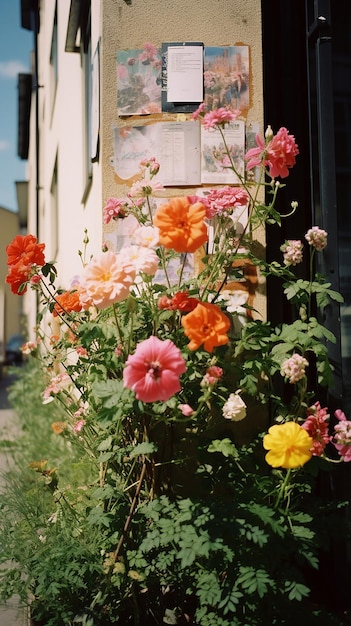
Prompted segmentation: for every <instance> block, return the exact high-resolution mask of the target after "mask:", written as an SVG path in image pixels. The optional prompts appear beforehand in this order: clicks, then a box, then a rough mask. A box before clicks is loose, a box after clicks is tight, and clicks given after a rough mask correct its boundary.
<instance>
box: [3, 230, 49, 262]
mask: <svg viewBox="0 0 351 626" xmlns="http://www.w3.org/2000/svg"><path fill="white" fill-rule="evenodd" d="M44 248H45V243H38V240H37V238H36V237H34V235H16V237H15V238H14V239H13V240H12V241H11V243H10V244H9V245H8V246H6V252H7V264H8V265H9V266H11V267H12V266H14V265H20V266H21V268H30V267H31V266H32V265H39V266H40V267H42V266H43V265H45V256H44V252H43V250H44Z"/></svg>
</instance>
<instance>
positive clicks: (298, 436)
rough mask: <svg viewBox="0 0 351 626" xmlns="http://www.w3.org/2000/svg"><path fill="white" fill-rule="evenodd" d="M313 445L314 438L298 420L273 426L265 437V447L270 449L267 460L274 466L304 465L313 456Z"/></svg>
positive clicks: (293, 466) (291, 466) (287, 467)
mask: <svg viewBox="0 0 351 626" xmlns="http://www.w3.org/2000/svg"><path fill="white" fill-rule="evenodd" d="M312 446H313V439H312V438H311V437H310V436H309V435H308V433H307V432H306V430H304V429H303V428H301V426H299V425H298V424H296V422H286V423H285V424H276V425H275V426H271V427H270V429H269V430H268V434H267V435H265V436H264V438H263V447H264V449H265V450H268V452H267V454H266V461H267V463H268V464H269V465H271V466H272V467H284V468H286V469H289V468H295V467H300V466H301V465H304V464H305V463H307V461H309V460H310V458H311V456H312V452H311V449H312Z"/></svg>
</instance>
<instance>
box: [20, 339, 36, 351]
mask: <svg viewBox="0 0 351 626" xmlns="http://www.w3.org/2000/svg"><path fill="white" fill-rule="evenodd" d="M37 345H38V344H37V343H35V342H34V341H27V342H26V343H24V344H23V345H22V346H21V352H22V354H31V353H32V352H34V350H36V348H37Z"/></svg>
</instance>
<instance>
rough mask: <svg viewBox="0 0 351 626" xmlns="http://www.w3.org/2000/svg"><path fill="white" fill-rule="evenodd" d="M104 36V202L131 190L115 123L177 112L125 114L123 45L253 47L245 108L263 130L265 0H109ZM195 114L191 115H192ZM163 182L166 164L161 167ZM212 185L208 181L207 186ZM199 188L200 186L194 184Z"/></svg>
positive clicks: (259, 305)
mask: <svg viewBox="0 0 351 626" xmlns="http://www.w3.org/2000/svg"><path fill="white" fill-rule="evenodd" d="M101 20H102V21H101V24H102V41H101V93H102V101H101V120H102V123H101V148H102V150H101V163H102V206H103V205H104V203H105V202H106V200H107V199H108V198H109V197H113V196H115V197H119V198H121V197H124V196H125V195H126V193H127V192H128V191H129V188H128V186H127V185H123V184H121V180H119V179H118V178H117V177H116V175H115V171H114V167H113V165H112V163H113V157H114V148H113V128H114V127H116V126H117V127H121V126H122V127H123V126H128V125H138V124H139V125H143V124H145V123H152V122H153V121H154V122H155V123H156V122H157V121H169V120H172V119H176V116H175V115H173V116H172V114H169V113H167V114H154V115H149V116H148V115H146V116H145V115H143V116H140V115H139V116H134V115H133V116H130V117H127V118H126V117H119V116H118V112H117V90H118V84H117V72H116V55H117V51H118V50H124V49H127V50H128V49H132V50H133V49H143V48H144V44H145V43H146V42H151V43H153V44H154V45H155V46H156V47H160V46H161V44H162V43H163V42H172V41H173V42H174V41H199V42H202V43H203V44H204V46H205V47H206V46H207V47H210V46H235V45H243V46H248V49H249V62H250V77H249V93H250V97H249V105H248V108H247V109H245V110H244V111H243V115H242V116H241V117H243V118H244V119H245V122H246V124H255V125H256V124H258V127H259V128H260V130H261V131H262V121H263V87H262V45H261V35H262V32H261V5H260V1H259V0H249V1H247V0H237V1H235V2H234V1H233V0H202V2H201V3H198V2H190V1H189V0H178V1H177V2H174V1H173V0H162V1H160V0H147V1H145V0H131V4H129V5H128V4H127V3H126V2H125V1H124V0H104V2H103V3H102V15H101ZM189 117H190V115H189V114H188V115H187V118H189ZM160 180H161V181H162V168H161V172H160ZM207 186H208V185H207ZM189 193H190V194H191V188H189V187H187V188H185V190H184V188H182V189H177V188H168V189H167V192H166V193H165V192H162V195H163V196H165V195H184V194H189ZM193 193H196V188H195V189H193ZM118 228H119V224H117V225H116V222H114V223H112V222H110V224H109V225H108V226H106V227H104V232H105V236H106V239H109V238H110V237H111V238H112V240H114V237H115V234H111V233H112V232H113V231H114V232H116V229H118ZM255 237H256V239H257V241H258V249H257V253H258V254H264V252H263V250H264V243H265V236H264V231H263V230H262V231H256V233H255ZM255 308H256V309H257V310H258V311H259V315H260V316H261V315H263V316H265V308H266V301H265V290H264V284H263V283H261V281H260V280H258V283H257V287H256V294H255Z"/></svg>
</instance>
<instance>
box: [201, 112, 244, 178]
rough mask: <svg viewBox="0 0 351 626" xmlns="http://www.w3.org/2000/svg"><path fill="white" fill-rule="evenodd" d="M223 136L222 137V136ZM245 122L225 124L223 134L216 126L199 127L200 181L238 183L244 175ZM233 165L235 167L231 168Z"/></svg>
mask: <svg viewBox="0 0 351 626" xmlns="http://www.w3.org/2000/svg"><path fill="white" fill-rule="evenodd" d="M223 137H224V138H223ZM244 151H245V124H244V122H243V121H242V120H235V121H234V122H231V123H229V124H227V126H226V128H225V130H224V132H223V135H222V133H221V132H220V131H219V129H218V128H204V126H202V127H201V181H202V183H209V184H213V185H215V184H233V185H236V184H239V183H240V177H242V176H243V175H244ZM231 165H234V167H235V169H233V168H231Z"/></svg>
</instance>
